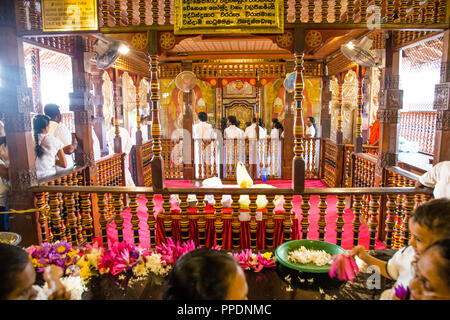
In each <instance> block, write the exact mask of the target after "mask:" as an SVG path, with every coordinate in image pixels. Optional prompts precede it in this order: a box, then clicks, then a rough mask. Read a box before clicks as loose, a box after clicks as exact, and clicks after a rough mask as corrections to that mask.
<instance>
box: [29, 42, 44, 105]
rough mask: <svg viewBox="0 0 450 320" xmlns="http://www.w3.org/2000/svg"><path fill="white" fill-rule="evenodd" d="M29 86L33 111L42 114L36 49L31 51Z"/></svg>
mask: <svg viewBox="0 0 450 320" xmlns="http://www.w3.org/2000/svg"><path fill="white" fill-rule="evenodd" d="M31 86H32V90H33V111H34V112H36V113H44V110H43V108H42V101H41V64H40V60H39V49H38V48H32V49H31Z"/></svg>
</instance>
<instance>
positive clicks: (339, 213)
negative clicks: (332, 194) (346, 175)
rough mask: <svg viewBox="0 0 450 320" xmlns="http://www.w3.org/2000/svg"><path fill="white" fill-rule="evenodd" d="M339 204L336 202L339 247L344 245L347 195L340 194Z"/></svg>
mask: <svg viewBox="0 0 450 320" xmlns="http://www.w3.org/2000/svg"><path fill="white" fill-rule="evenodd" d="M337 199H338V200H337V202H336V210H337V212H336V215H337V219H336V244H337V245H338V246H340V245H341V243H342V232H343V231H344V218H343V216H344V209H345V202H344V200H345V195H342V194H339V195H338V196H337Z"/></svg>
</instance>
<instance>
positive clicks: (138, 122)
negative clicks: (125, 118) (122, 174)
mask: <svg viewBox="0 0 450 320" xmlns="http://www.w3.org/2000/svg"><path fill="white" fill-rule="evenodd" d="M139 79H140V77H139V76H136V83H135V86H136V145H137V146H140V145H142V140H143V139H142V131H141V112H140V110H141V99H140V97H139V91H140V90H139Z"/></svg>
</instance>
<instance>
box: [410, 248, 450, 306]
mask: <svg viewBox="0 0 450 320" xmlns="http://www.w3.org/2000/svg"><path fill="white" fill-rule="evenodd" d="M410 287H411V299H413V300H450V239H443V240H440V241H438V242H436V243H434V244H432V245H431V246H430V247H428V249H426V250H425V251H424V252H423V253H422V255H421V256H420V258H419V260H418V261H417V267H416V273H415V276H414V279H413V281H412V282H411V286H410Z"/></svg>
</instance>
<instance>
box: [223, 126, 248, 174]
mask: <svg viewBox="0 0 450 320" xmlns="http://www.w3.org/2000/svg"><path fill="white" fill-rule="evenodd" d="M224 137H225V143H224V144H225V165H226V166H228V165H235V164H236V163H237V162H239V161H242V162H245V140H244V131H243V130H241V129H239V128H238V127H236V126H235V125H230V126H229V127H228V128H226V129H225V131H224ZM234 139H237V141H236V148H235V144H234ZM225 172H227V170H225ZM230 172H232V168H231V167H230Z"/></svg>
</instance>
